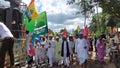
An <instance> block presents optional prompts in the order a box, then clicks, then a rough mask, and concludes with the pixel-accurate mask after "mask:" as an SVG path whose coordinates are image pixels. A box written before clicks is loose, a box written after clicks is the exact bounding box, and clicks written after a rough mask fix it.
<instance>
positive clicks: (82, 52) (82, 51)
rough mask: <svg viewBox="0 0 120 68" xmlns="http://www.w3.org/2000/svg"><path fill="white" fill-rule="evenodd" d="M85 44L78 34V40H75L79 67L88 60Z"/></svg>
mask: <svg viewBox="0 0 120 68" xmlns="http://www.w3.org/2000/svg"><path fill="white" fill-rule="evenodd" d="M87 47H88V45H87V43H86V40H85V39H84V38H83V37H82V34H80V38H79V39H78V40H77V49H76V52H77V57H78V61H79V64H80V65H83V64H84V63H85V62H86V60H87V59H88V51H87Z"/></svg>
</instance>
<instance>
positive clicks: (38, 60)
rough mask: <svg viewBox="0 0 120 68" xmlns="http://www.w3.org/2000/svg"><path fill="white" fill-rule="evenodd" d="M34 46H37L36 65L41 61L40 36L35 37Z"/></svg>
mask: <svg viewBox="0 0 120 68" xmlns="http://www.w3.org/2000/svg"><path fill="white" fill-rule="evenodd" d="M34 47H35V64H36V66H38V64H39V62H40V61H41V59H40V53H39V52H40V43H39V42H38V38H35V43H34Z"/></svg>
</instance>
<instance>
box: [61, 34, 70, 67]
mask: <svg viewBox="0 0 120 68" xmlns="http://www.w3.org/2000/svg"><path fill="white" fill-rule="evenodd" d="M60 51H61V60H63V61H64V65H67V67H69V64H70V61H69V57H70V46H69V43H68V41H67V39H66V37H65V36H64V37H63V40H62V42H61V44H60Z"/></svg>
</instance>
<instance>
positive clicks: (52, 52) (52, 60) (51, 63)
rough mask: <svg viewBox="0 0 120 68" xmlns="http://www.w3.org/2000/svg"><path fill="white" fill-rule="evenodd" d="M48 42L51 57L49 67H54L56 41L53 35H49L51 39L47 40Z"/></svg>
mask: <svg viewBox="0 0 120 68" xmlns="http://www.w3.org/2000/svg"><path fill="white" fill-rule="evenodd" d="M47 43H48V51H47V56H48V59H49V67H52V66H53V62H54V60H55V51H54V47H55V42H54V40H52V35H51V36H49V40H48V41H47Z"/></svg>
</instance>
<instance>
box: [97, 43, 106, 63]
mask: <svg viewBox="0 0 120 68" xmlns="http://www.w3.org/2000/svg"><path fill="white" fill-rule="evenodd" d="M97 52H98V58H99V61H103V59H104V56H105V44H104V43H103V42H100V43H99V44H98V46H97Z"/></svg>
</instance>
